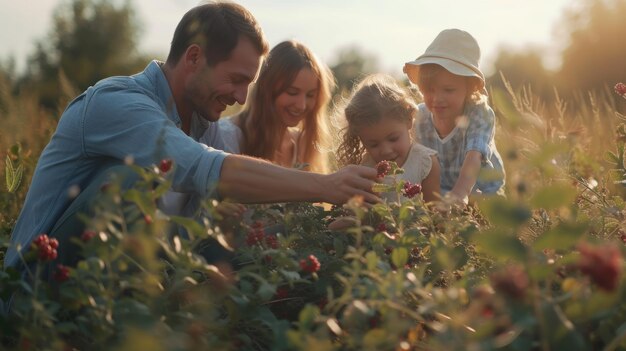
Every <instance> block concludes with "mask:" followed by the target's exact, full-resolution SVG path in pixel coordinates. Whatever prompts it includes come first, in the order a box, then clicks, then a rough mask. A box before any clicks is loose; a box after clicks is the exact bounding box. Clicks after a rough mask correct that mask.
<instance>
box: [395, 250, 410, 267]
mask: <svg viewBox="0 0 626 351" xmlns="http://www.w3.org/2000/svg"><path fill="white" fill-rule="evenodd" d="M408 260H409V250H407V249H406V248H405V247H396V248H395V249H393V251H392V252H391V262H393V264H394V265H395V266H396V267H397V268H402V267H404V265H405V264H406V263H407V261H408Z"/></svg>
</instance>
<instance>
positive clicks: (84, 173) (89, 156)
mask: <svg viewBox="0 0 626 351" xmlns="http://www.w3.org/2000/svg"><path fill="white" fill-rule="evenodd" d="M267 51H268V45H267V42H266V40H265V38H264V36H263V33H262V31H261V29H260V27H259V26H258V24H257V23H256V20H255V19H254V17H253V16H252V15H251V14H250V13H249V12H248V11H247V10H246V9H244V8H243V7H241V6H240V5H237V4H233V3H216V4H215V3H212V4H204V5H200V6H197V7H195V8H193V9H191V10H190V11H189V12H187V14H185V16H184V17H183V18H182V19H181V21H180V23H179V24H178V26H177V28H176V31H175V33H174V38H173V40H172V45H171V49H170V53H169V56H168V58H167V61H166V62H165V63H160V62H157V61H153V62H151V63H150V64H149V65H148V66H147V67H146V69H145V70H144V71H143V72H142V73H139V74H137V75H134V76H131V77H112V78H108V79H105V80H102V81H100V82H98V83H97V84H95V85H94V86H92V87H90V88H88V89H87V90H86V91H85V92H84V93H83V94H81V95H80V96H78V97H77V98H76V99H74V100H73V101H72V102H71V103H70V104H69V106H68V107H67V109H66V110H65V112H64V113H63V115H62V116H61V119H60V120H59V124H58V126H57V130H56V132H55V133H54V135H53V136H52V139H51V140H50V142H49V144H48V145H47V146H46V148H45V149H44V151H43V153H42V154H41V157H40V159H39V162H38V164H37V168H36V169H35V173H34V175H33V179H32V183H31V186H30V189H29V191H28V194H27V197H26V201H25V203H24V206H23V208H22V212H21V214H20V216H19V218H18V221H17V224H16V225H15V228H14V230H13V233H12V236H11V241H12V245H11V247H10V248H9V250H8V251H7V254H6V257H5V266H16V265H17V264H18V263H19V261H20V260H19V254H18V250H21V249H24V248H25V247H26V248H27V247H28V245H29V243H30V242H31V241H32V240H33V238H35V237H36V236H37V235H38V234H40V233H48V234H50V235H52V236H55V235H64V236H72V235H78V234H79V233H55V226H57V227H58V224H59V223H58V222H59V221H60V219H63V218H67V216H68V215H73V213H69V214H68V212H70V210H71V211H74V210H75V209H73V207H75V206H70V205H72V203H73V202H75V203H76V202H78V198H81V196H80V195H78V198H76V196H77V194H78V193H80V192H81V191H82V190H84V189H86V188H88V187H89V188H92V187H93V186H94V185H93V183H94V182H95V181H94V179H100V178H101V175H102V174H103V173H105V172H106V171H107V170H108V169H110V168H111V167H112V166H113V167H114V166H117V165H121V164H123V163H124V160H125V159H129V158H132V160H133V162H134V163H135V164H137V165H139V166H150V165H152V164H155V163H157V162H158V161H159V160H161V159H163V158H170V159H172V160H174V163H175V165H176V167H175V171H174V175H173V189H174V190H175V191H179V192H184V193H192V194H197V195H200V196H211V195H213V196H216V195H217V194H214V192H215V191H216V192H217V193H218V194H219V196H220V197H221V198H229V199H232V200H233V201H238V202H248V203H254V202H287V201H325V202H330V203H342V202H345V201H347V200H348V199H349V198H351V197H352V196H354V195H362V196H364V197H365V199H366V201H369V202H375V201H378V198H377V197H376V196H375V195H373V194H372V193H371V186H372V184H373V183H374V179H375V178H376V171H375V170H374V169H371V168H366V167H360V166H350V167H347V168H344V169H341V170H339V171H338V172H336V173H333V174H329V175H322V174H315V173H310V172H304V171H298V170H293V169H286V168H282V167H279V166H275V165H272V164H271V163H269V162H266V161H263V160H259V159H254V158H250V157H246V156H240V155H230V154H227V153H224V152H222V151H218V150H215V149H212V148H209V147H207V146H205V145H202V144H200V143H198V142H196V141H195V140H194V139H192V138H190V136H189V134H190V131H191V129H192V116H193V115H194V113H195V114H197V115H198V116H201V117H203V118H204V119H206V120H208V121H213V122H214V121H217V120H218V119H219V117H220V114H221V112H222V111H223V110H224V109H225V108H226V106H229V105H232V104H234V103H235V102H237V103H239V104H243V103H244V102H245V100H246V96H247V90H248V85H249V84H250V83H252V82H253V81H254V79H255V78H256V75H257V73H258V70H259V66H260V64H261V61H262V58H263V56H264V55H265V54H266V53H267ZM259 128H263V126H259ZM96 185H98V186H99V184H96ZM68 207H69V209H68ZM78 208H79V209H80V206H78ZM64 212H65V213H64ZM65 240H66V241H67V238H65ZM59 241H60V242H61V244H63V242H64V241H62V240H59ZM18 246H19V248H18ZM61 249H62V247H61V246H60V247H59V250H61ZM59 255H61V251H59Z"/></svg>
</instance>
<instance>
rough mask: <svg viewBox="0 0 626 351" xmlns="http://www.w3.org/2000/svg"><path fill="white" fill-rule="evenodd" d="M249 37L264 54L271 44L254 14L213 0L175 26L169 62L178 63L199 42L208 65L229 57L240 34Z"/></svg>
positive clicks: (196, 9)
mask: <svg viewBox="0 0 626 351" xmlns="http://www.w3.org/2000/svg"><path fill="white" fill-rule="evenodd" d="M242 35H243V36H245V37H247V38H248V39H249V40H250V42H252V44H253V45H254V47H255V48H256V49H257V51H258V52H259V55H265V54H267V52H268V51H269V45H268V43H267V40H266V39H265V36H264V34H263V30H262V29H261V27H260V26H259V24H258V23H257V21H256V19H255V18H254V16H252V13H250V11H248V10H247V9H246V8H244V7H243V6H241V5H239V4H235V3H232V2H221V1H220V2H211V3H207V4H202V5H199V6H196V7H194V8H192V9H191V10H189V11H188V12H187V13H186V14H185V15H184V16H183V18H182V19H181V20H180V22H179V23H178V26H176V30H175V31H174V38H173V39H172V45H171V47H170V53H169V55H168V56H167V62H168V63H170V64H176V63H177V62H178V60H180V58H181V56H182V55H183V54H184V53H185V50H187V48H188V47H189V46H190V45H192V44H197V45H200V47H201V48H202V49H203V50H204V54H205V56H206V58H207V62H208V64H209V65H211V66H213V65H215V64H216V63H218V62H220V61H224V60H226V59H228V58H229V57H230V54H231V52H232V51H233V49H234V48H235V46H237V42H238V41H239V38H240V37H241V36H242Z"/></svg>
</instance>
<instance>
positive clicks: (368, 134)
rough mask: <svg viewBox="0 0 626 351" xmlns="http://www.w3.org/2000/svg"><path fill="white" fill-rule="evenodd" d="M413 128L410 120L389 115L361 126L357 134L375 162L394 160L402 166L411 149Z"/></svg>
mask: <svg viewBox="0 0 626 351" xmlns="http://www.w3.org/2000/svg"><path fill="white" fill-rule="evenodd" d="M411 128H412V125H411V123H410V122H402V121H399V120H397V119H394V118H389V117H387V118H382V119H381V120H380V121H379V122H378V123H374V124H372V125H369V126H362V127H359V129H358V131H357V136H358V137H359V139H361V143H363V146H364V147H365V150H366V151H367V153H368V154H369V155H370V156H371V157H372V159H373V160H374V162H377V163H378V162H380V161H384V160H386V161H394V162H395V163H397V164H398V166H400V167H402V166H403V165H404V162H405V161H406V158H407V156H408V155H409V151H410V150H411V136H410V134H409V133H410V130H411Z"/></svg>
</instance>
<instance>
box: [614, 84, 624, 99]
mask: <svg viewBox="0 0 626 351" xmlns="http://www.w3.org/2000/svg"><path fill="white" fill-rule="evenodd" d="M615 92H616V93H618V94H619V95H621V96H623V97H625V98H626V84H624V83H617V84H615Z"/></svg>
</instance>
